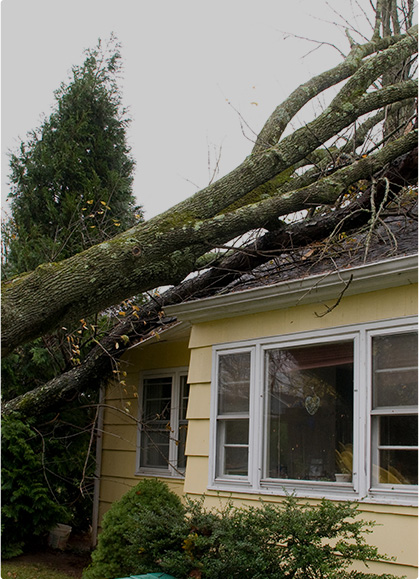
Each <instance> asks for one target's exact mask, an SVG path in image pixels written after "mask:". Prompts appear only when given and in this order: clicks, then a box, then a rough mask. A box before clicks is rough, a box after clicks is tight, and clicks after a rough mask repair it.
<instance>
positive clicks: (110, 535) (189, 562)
mask: <svg viewBox="0 0 419 579" xmlns="http://www.w3.org/2000/svg"><path fill="white" fill-rule="evenodd" d="M372 526H374V523H367V522H365V521H363V520H361V519H359V518H358V515H357V507H356V506H354V505H351V504H349V503H338V504H335V503H332V502H330V501H327V500H325V499H324V500H322V501H321V502H320V504H318V505H314V506H313V505H309V504H300V503H299V501H298V500H297V499H296V498H295V497H294V496H287V497H285V499H284V500H283V502H282V503H281V504H276V505H271V504H267V503H264V502H263V501H262V502H261V505H260V506H259V507H235V506H234V505H233V504H232V503H228V504H227V505H226V506H224V507H221V508H220V509H218V510H216V509H214V510H208V509H205V508H204V497H202V498H201V499H200V500H197V501H192V500H188V499H186V506H185V507H184V508H182V507H181V505H180V502H179V500H178V499H177V497H176V496H175V495H174V494H173V493H170V492H169V490H168V489H167V487H166V486H165V485H164V484H163V483H161V482H158V481H149V480H145V481H143V482H141V483H140V484H139V485H138V486H137V487H135V488H134V489H132V490H131V491H129V492H128V493H127V494H126V495H125V496H124V497H123V498H122V499H121V501H119V502H118V503H115V504H114V505H113V506H112V508H111V509H110V511H108V513H107V514H106V515H105V517H104V520H103V532H102V534H101V535H99V544H98V547H97V550H96V551H95V552H94V553H93V557H92V560H93V563H92V565H91V566H90V567H89V568H88V569H87V570H86V571H85V573H84V575H83V579H99V578H103V579H110V578H112V577H117V576H123V575H130V574H140V573H147V572H156V571H157V572H158V571H160V572H165V573H168V574H170V575H173V576H175V577H177V578H178V579H183V578H187V577H200V578H202V579H225V578H226V577H228V578H229V579H234V578H235V577H237V578H240V579H247V578H248V579H266V578H267V577H269V578H270V579H291V578H293V579H345V578H346V579H373V578H377V577H381V578H382V579H391V578H393V576H392V575H388V574H387V575H386V574H385V575H379V576H378V575H375V574H371V573H367V572H365V573H364V572H358V571H357V572H355V571H349V570H348V568H349V566H350V565H351V563H352V562H353V561H355V560H357V561H363V562H364V563H365V564H367V562H368V561H369V560H375V561H376V560H387V558H386V556H382V555H380V554H379V553H378V551H377V549H376V547H373V546H370V545H368V544H367V543H366V541H365V538H364V535H365V534H366V533H369V532H371V527H372Z"/></svg>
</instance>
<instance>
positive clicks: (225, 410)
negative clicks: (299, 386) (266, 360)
mask: <svg viewBox="0 0 419 579" xmlns="http://www.w3.org/2000/svg"><path fill="white" fill-rule="evenodd" d="M249 395H250V352H240V353H237V354H226V355H223V356H220V358H219V366H218V404H217V408H218V411H217V423H218V428H217V432H218V444H217V446H218V449H219V453H218V460H217V469H216V476H231V475H234V476H247V473H248V462H249Z"/></svg>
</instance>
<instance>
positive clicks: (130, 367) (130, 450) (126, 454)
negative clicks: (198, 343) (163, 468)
mask: <svg viewBox="0 0 419 579" xmlns="http://www.w3.org/2000/svg"><path fill="white" fill-rule="evenodd" d="M188 365H189V350H188V343H187V342H186V341H177V342H164V341H162V342H154V343H150V344H148V345H145V346H137V347H135V348H132V349H131V350H129V351H128V352H127V353H126V354H124V356H123V358H122V360H121V369H120V370H121V372H126V376H125V375H121V376H120V380H121V382H125V384H124V383H122V384H121V382H118V381H115V382H113V383H112V384H109V386H108V387H107V389H106V396H105V408H104V411H103V435H102V441H101V444H102V452H101V465H100V488H99V505H98V518H99V529H100V521H101V520H102V517H103V515H104V513H105V512H106V511H107V510H108V509H109V507H110V506H111V504H112V503H113V502H114V501H117V500H119V499H120V498H121V497H122V495H123V494H125V493H126V492H127V491H128V490H129V489H130V488H131V487H132V486H134V485H136V484H137V483H138V482H139V481H140V480H141V478H143V477H140V476H138V475H136V474H135V470H136V446H137V418H138V386H139V380H140V372H142V371H145V370H153V369H165V368H174V367H178V366H188ZM162 480H165V482H166V483H167V484H168V485H169V487H170V489H171V490H173V491H174V492H176V493H177V494H179V495H183V482H184V481H183V479H174V478H169V477H167V478H162Z"/></svg>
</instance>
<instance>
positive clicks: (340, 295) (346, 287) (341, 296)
mask: <svg viewBox="0 0 419 579" xmlns="http://www.w3.org/2000/svg"><path fill="white" fill-rule="evenodd" d="M353 279H354V274H353V273H352V274H351V277H350V278H349V279H348V281H347V282H346V283H345V287H344V288H343V290H342V291H341V292H340V294H339V297H338V299H337V300H336V302H335V303H334V304H333V306H331V307H330V306H327V305H326V304H323V305H324V307H325V308H326V311H325V312H324V313H323V314H318V313H317V312H314V313H315V315H316V317H318V318H323V317H324V316H326V315H327V314H330V312H332V311H333V310H334V309H335V308H337V307H338V305H339V304H340V302H341V300H342V298H343V296H344V294H345V292H346V290H347V289H348V287H349V286H350V285H351V283H352V280H353Z"/></svg>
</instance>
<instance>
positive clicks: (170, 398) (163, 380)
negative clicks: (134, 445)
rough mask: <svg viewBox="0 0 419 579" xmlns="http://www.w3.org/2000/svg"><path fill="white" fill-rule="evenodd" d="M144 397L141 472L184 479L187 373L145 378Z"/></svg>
mask: <svg viewBox="0 0 419 579" xmlns="http://www.w3.org/2000/svg"><path fill="white" fill-rule="evenodd" d="M141 394H142V396H141V397H140V400H141V409H140V432H139V453H138V454H139V468H140V470H141V471H144V470H146V471H147V472H153V471H155V472H156V473H163V472H164V471H167V472H166V474H171V475H173V476H176V475H181V474H182V473H183V472H184V470H185V467H186V456H185V443H186V433H187V425H188V422H187V420H186V412H187V405H188V397H189V385H188V384H187V376H186V373H185V372H180V371H174V372H171V373H170V374H168V375H164V374H163V375H159V376H156V375H154V376H153V375H145V376H144V377H143V380H142V393H141Z"/></svg>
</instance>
